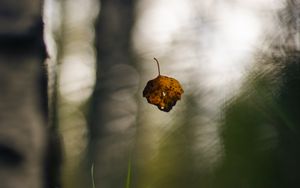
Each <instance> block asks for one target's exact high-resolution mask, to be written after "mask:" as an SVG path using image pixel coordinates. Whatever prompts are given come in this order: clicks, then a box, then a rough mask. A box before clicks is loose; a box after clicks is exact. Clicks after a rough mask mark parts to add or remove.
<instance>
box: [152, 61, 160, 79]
mask: <svg viewBox="0 0 300 188" xmlns="http://www.w3.org/2000/svg"><path fill="white" fill-rule="evenodd" d="M153 59H154V60H155V61H156V63H157V69H158V76H160V67H159V62H158V60H157V59H156V58H155V57H154V58H153Z"/></svg>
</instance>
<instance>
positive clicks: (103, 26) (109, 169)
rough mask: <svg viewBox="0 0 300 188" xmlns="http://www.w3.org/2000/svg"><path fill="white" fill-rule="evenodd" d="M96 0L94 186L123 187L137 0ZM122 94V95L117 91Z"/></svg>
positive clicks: (129, 139)
mask: <svg viewBox="0 0 300 188" xmlns="http://www.w3.org/2000/svg"><path fill="white" fill-rule="evenodd" d="M100 3H101V10H100V14H99V18H98V20H97V23H96V48H97V54H98V56H97V80H96V86H95V91H94V94H93V98H92V101H91V113H90V115H91V118H90V119H91V122H90V135H91V144H90V151H91V153H90V156H91V158H92V161H91V162H92V163H93V162H94V164H95V183H96V186H97V187H116V188H117V187H118V188H119V187H124V185H125V181H126V176H127V166H128V162H129V160H130V159H129V155H130V152H131V146H132V138H133V136H132V135H133V134H134V126H133V124H134V121H131V122H128V121H127V119H128V118H130V117H132V116H135V112H134V110H133V109H132V106H131V105H134V103H136V100H133V97H134V92H133V91H134V90H132V91H131V90H130V88H133V87H136V86H137V84H136V71H135V69H134V68H133V66H132V52H131V44H130V41H131V30H132V26H133V20H134V4H135V2H134V0H102V1H100ZM122 92H124V93H123V94H124V95H120V93H122ZM127 94H128V95H127ZM126 96H130V97H129V98H126ZM130 101H132V103H131V104H130ZM122 118H123V119H122ZM122 127H123V128H122ZM124 127H125V128H124ZM90 165H91V164H90Z"/></svg>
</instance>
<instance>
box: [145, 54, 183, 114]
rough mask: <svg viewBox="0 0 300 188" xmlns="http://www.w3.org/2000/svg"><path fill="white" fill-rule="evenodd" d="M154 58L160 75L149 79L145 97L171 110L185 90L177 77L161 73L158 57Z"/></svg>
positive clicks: (160, 107) (164, 108) (166, 109)
mask: <svg viewBox="0 0 300 188" xmlns="http://www.w3.org/2000/svg"><path fill="white" fill-rule="evenodd" d="M154 60H155V61H156V63H157V67H158V76H157V77H156V78H154V79H153V80H149V81H148V83H147V85H146V87H145V89H144V91H143V97H146V99H147V101H148V103H150V104H153V105H156V106H157V107H158V109H160V110H162V111H165V112H169V111H170V110H171V109H172V108H173V106H174V105H176V102H177V101H178V100H180V99H181V95H182V93H183V92H184V91H183V89H182V87H181V85H180V83H179V82H178V81H177V80H176V79H175V78H171V77H167V76H162V75H160V68H159V62H158V60H157V59H156V58H154Z"/></svg>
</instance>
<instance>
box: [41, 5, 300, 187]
mask: <svg viewBox="0 0 300 188" xmlns="http://www.w3.org/2000/svg"><path fill="white" fill-rule="evenodd" d="M299 17H300V2H298V1H297V0H264V1H260V0H205V1H200V0H199V1H198V0H184V1H183V0H169V1H167V0H139V1H138V0H110V1H109V0H100V1H96V0H46V1H45V5H44V21H45V40H46V43H47V49H48V53H49V58H48V59H47V62H46V63H47V65H48V68H49V78H50V79H49V94H50V98H49V100H50V104H51V109H52V111H51V118H50V119H51V122H52V124H53V125H55V127H56V128H57V129H58V130H59V133H60V135H61V138H62V148H63V156H64V160H63V166H62V181H63V187H66V188H77V187H78V188H82V187H93V186H95V187H97V188H100V187H101V188H105V187H116V188H117V187H118V188H120V187H137V188H177V187H178V188H183V187H188V188H193V187H197V188H199V187H213V188H227V187H228V188H232V187H243V188H248V187H249V188H253V187H255V188H259V187H261V188H267V187H270V188H276V187H297V186H300V182H299V180H300V177H299V176H300V173H299V167H300V147H299V146H300V137H299V136H300V135H299V134H300V119H299V115H300V114H299V110H298V109H299V106H300V104H299V97H300V65H299V60H300V56H299V49H300V38H299V37H300V35H299V34H300V30H299V27H300V19H299ZM153 57H156V58H158V59H159V60H160V68H161V74H162V75H167V76H171V77H174V78H176V79H177V80H179V81H180V83H181V85H182V86H183V89H184V94H183V96H182V99H181V101H179V102H178V103H177V104H176V106H175V107H174V108H173V109H172V111H171V112H169V113H165V112H162V111H159V110H158V109H157V108H156V107H155V106H153V105H150V104H148V103H147V101H146V99H145V98H143V97H142V90H143V88H144V87H145V85H146V83H147V81H148V80H150V79H153V78H154V77H156V76H157V68H156V64H155V62H154V61H153Z"/></svg>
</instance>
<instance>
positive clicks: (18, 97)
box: [0, 0, 55, 188]
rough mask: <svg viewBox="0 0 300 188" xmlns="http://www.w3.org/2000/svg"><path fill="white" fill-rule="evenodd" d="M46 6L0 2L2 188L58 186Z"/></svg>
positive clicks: (36, 1) (32, 1)
mask: <svg viewBox="0 0 300 188" xmlns="http://www.w3.org/2000/svg"><path fill="white" fill-rule="evenodd" d="M42 5H43V2H42V1H41V0H2V1H0V88H1V89H0V187H1V188H19V187H22V188H41V187H54V184H55V181H54V180H53V179H51V177H52V174H51V172H54V171H53V169H54V168H53V167H54V165H53V164H51V162H50V161H49V160H50V159H52V155H51V156H49V155H47V154H46V153H47V152H48V149H49V148H51V146H50V144H49V143H50V142H49V139H51V138H50V137H48V133H49V132H47V126H46V122H47V108H48V107H47V79H46V74H45V73H46V72H45V67H44V65H43V63H44V60H45V57H46V50H45V45H44V42H43V22H42V12H41V10H42ZM52 152H53V151H51V152H49V153H52ZM49 153H48V154H49ZM46 157H47V158H46Z"/></svg>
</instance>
